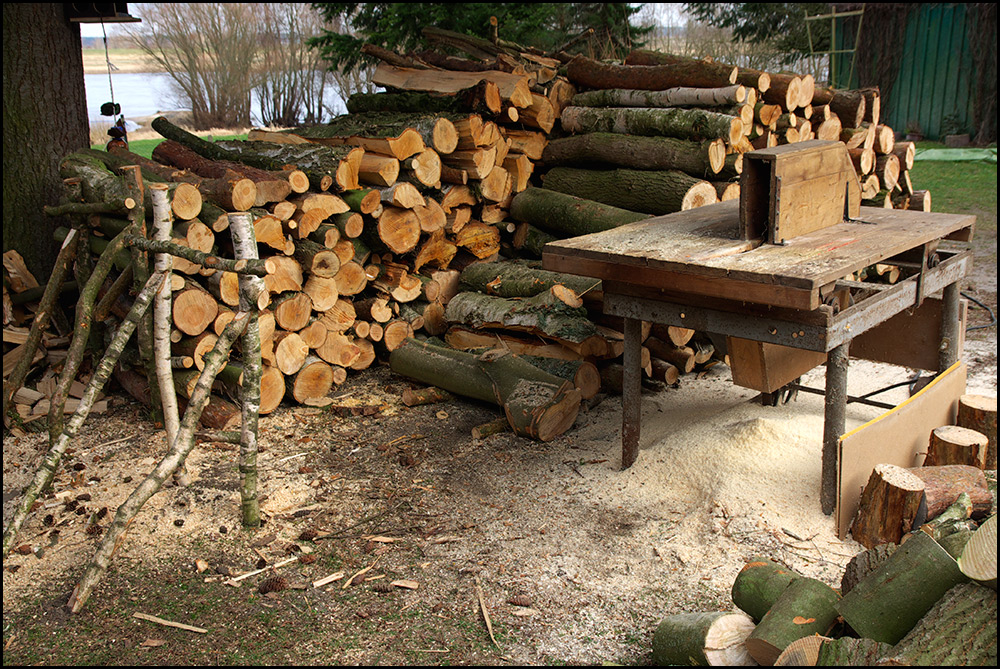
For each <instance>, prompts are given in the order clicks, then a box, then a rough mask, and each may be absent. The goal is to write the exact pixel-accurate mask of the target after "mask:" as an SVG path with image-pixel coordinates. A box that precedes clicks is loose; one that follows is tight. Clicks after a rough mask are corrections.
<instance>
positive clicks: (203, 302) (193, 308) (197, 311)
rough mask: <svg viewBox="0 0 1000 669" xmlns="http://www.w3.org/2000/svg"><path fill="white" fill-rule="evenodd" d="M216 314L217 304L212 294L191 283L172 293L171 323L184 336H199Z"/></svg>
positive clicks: (217, 310) (217, 312)
mask: <svg viewBox="0 0 1000 669" xmlns="http://www.w3.org/2000/svg"><path fill="white" fill-rule="evenodd" d="M218 314H219V303H218V302H216V301H215V298H214V297H213V296H212V294H211V293H209V292H208V291H207V290H205V289H204V288H202V287H201V286H199V285H198V284H196V283H194V282H192V281H188V282H186V283H185V285H184V288H183V289H182V290H179V291H176V292H175V293H174V299H173V322H174V325H175V326H176V327H177V329H178V330H180V331H181V332H183V333H184V334H186V335H189V336H192V337H194V336H195V335H199V334H201V333H202V332H204V331H205V329H206V328H207V327H208V326H209V325H211V324H212V323H213V322H214V321H215V317H216V316H217V315H218Z"/></svg>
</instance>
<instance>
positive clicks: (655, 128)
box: [562, 107, 743, 145]
mask: <svg viewBox="0 0 1000 669" xmlns="http://www.w3.org/2000/svg"><path fill="white" fill-rule="evenodd" d="M562 127H563V130H566V131H567V132H575V133H587V132H614V133H618V134H622V135H643V136H647V137H656V136H662V137H675V138H677V139H686V140H691V141H698V142H700V141H703V140H713V139H721V140H723V141H725V142H726V143H727V144H729V145H735V144H736V143H737V142H739V140H740V139H741V138H742V137H743V121H742V120H741V119H740V118H738V117H736V116H730V115H728V114H719V113H717V112H712V111H705V110H703V109H679V108H666V109H655V108H647V107H639V108H609V109H605V108H601V107H567V108H566V109H564V110H563V112H562Z"/></svg>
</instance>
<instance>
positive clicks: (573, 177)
mask: <svg viewBox="0 0 1000 669" xmlns="http://www.w3.org/2000/svg"><path fill="white" fill-rule="evenodd" d="M542 186H543V187H544V188H545V189H547V190H554V191H558V192H560V193H566V194H568V195H575V196H576V197H580V198H583V199H585V200H593V201H595V202H601V203H604V204H606V205H609V206H612V207H618V208H620V209H627V210H629V211H634V212H640V213H645V214H649V215H651V216H660V215H663V214H672V213H675V212H678V211H685V210H687V209H693V208H696V207H701V206H704V205H706V204H715V203H716V202H718V201H719V195H718V193H717V192H716V191H715V186H713V185H712V184H711V182H708V181H703V180H701V179H698V178H697V177H692V176H691V175H689V174H685V173H684V172H679V171H676V170H671V171H651V170H629V169H624V168H619V169H614V170H588V169H580V168H575V167H554V168H552V169H551V170H549V171H548V172H546V174H545V176H544V177H542Z"/></svg>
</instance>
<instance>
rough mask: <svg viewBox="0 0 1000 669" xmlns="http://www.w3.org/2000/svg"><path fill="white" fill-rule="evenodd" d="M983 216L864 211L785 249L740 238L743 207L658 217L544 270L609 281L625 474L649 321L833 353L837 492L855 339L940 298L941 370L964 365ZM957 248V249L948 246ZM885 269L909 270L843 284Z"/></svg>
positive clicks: (579, 243)
mask: <svg viewBox="0 0 1000 669" xmlns="http://www.w3.org/2000/svg"><path fill="white" fill-rule="evenodd" d="M974 224H975V216H965V215H952V214H936V213H925V212H914V211H899V210H892V209H876V208H867V207H862V208H861V209H860V215H859V216H858V217H857V218H856V219H853V220H850V221H846V222H842V223H839V224H836V225H832V226H830V227H826V228H823V229H820V230H815V231H812V232H808V233H806V234H803V235H800V236H797V237H794V238H792V239H789V240H787V241H785V242H784V243H782V244H761V243H754V242H748V241H744V240H742V239H740V208H739V202H738V201H730V202H723V203H719V204H715V205H709V206H705V207H699V208H697V209H692V210H689V211H684V212H679V213H676V214H668V215H665V216H658V217H654V218H650V219H646V220H643V221H639V222H637V223H632V224H629V225H625V226H622V227H618V228H614V229H611V230H607V231H604V232H599V233H595V234H590V235H584V236H582V237H576V238H573V239H566V240H560V241H556V242H551V243H549V244H547V245H546V246H545V249H544V253H543V261H542V262H543V267H544V268H545V269H547V270H552V271H557V272H565V273H570V274H579V275H584V276H588V277H594V278H598V279H601V281H602V286H603V291H604V311H605V313H608V314H612V315H616V316H621V317H623V318H624V319H625V355H624V366H625V392H624V394H623V411H622V413H623V416H622V467H623V468H627V467H629V466H631V465H632V464H633V462H634V461H635V459H636V457H637V456H638V444H639V418H640V412H639V399H640V398H639V394H640V381H641V370H640V365H639V360H640V348H641V341H640V330H641V327H640V325H641V322H642V321H652V322H657V323H663V324H666V325H675V326H681V327H686V328H691V329H694V330H698V331H701V332H708V333H714V334H718V335H726V336H731V337H739V338H742V339H746V340H753V341H755V342H766V343H768V344H776V345H780V346H783V347H790V348H793V349H799V350H804V351H812V352H816V353H819V354H822V355H825V356H826V365H827V378H826V392H825V396H826V411H825V418H824V423H825V426H824V446H823V490H822V491H821V498H822V505H823V510H824V512H825V513H827V514H830V513H832V512H833V508H834V504H835V496H836V465H837V461H836V458H837V450H836V446H837V440H838V439H839V437H840V435H841V434H843V432H844V422H845V405H846V401H847V362H848V347H849V345H850V343H851V340H852V339H854V338H855V337H858V336H860V335H862V334H863V333H865V332H868V331H869V330H871V329H873V328H875V327H877V326H878V325H880V324H882V323H884V322H885V321H887V320H888V319H890V318H892V317H893V316H895V315H897V314H900V313H901V312H904V311H906V310H908V309H911V308H912V307H917V306H921V305H922V304H923V302H924V299H925V298H926V297H928V296H930V295H932V294H934V293H937V292H939V291H942V290H943V307H942V308H943V312H942V314H943V315H942V316H941V318H940V326H939V327H940V332H935V333H932V335H933V336H934V337H935V345H939V346H940V351H941V353H940V361H939V365H938V368H939V369H941V370H944V369H947V368H948V367H949V366H950V364H951V363H952V362H954V361H955V360H956V359H957V358H958V354H959V351H958V349H959V346H960V341H961V336H960V335H961V333H960V332H959V326H958V323H959V293H958V281H959V280H960V279H961V278H962V277H963V276H965V275H966V273H967V272H968V271H969V269H970V268H971V262H972V257H971V252H970V251H969V250H968V249H967V248H964V247H963V246H962V245H960V244H954V243H951V241H954V242H966V241H968V240H970V239H971V235H972V230H973V226H974ZM945 240H951V241H945ZM879 263H889V264H897V265H900V266H903V267H907V268H909V272H908V274H910V276H909V278H907V279H905V280H903V281H900V282H899V283H897V284H893V285H889V284H869V283H859V282H853V281H850V280H847V279H848V278H849V277H850V276H851V275H852V274H854V273H855V272H857V271H860V270H863V269H865V268H867V267H870V266H872V265H875V264H879Z"/></svg>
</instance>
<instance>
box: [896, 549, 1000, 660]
mask: <svg viewBox="0 0 1000 669" xmlns="http://www.w3.org/2000/svg"><path fill="white" fill-rule="evenodd" d="M995 553H996V548H995V546H994V554H995ZM880 664H881V666H908V667H917V666H921V667H935V666H937V667H940V666H964V667H995V666H996V664H997V593H996V591H994V590H990V589H989V588H984V587H982V586H980V585H976V584H974V583H963V584H960V585H956V586H955V587H953V588H951V589H950V590H948V592H946V593H945V595H944V596H943V597H941V599H940V600H938V601H937V602H936V603H935V604H934V606H933V607H931V609H930V610H929V611H928V612H927V613H926V614H925V615H924V616H923V617H922V618H921V619H920V621H919V622H918V623H917V624H916V626H914V628H913V629H912V630H910V632H909V633H908V634H907V635H906V636H905V637H903V639H901V640H900V641H899V643H897V644H896V645H895V646H893V647H892V649H891V650H890V651H889V652H888V653H886V654H885V656H884V657H883V658H882V659H881V661H880Z"/></svg>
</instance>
